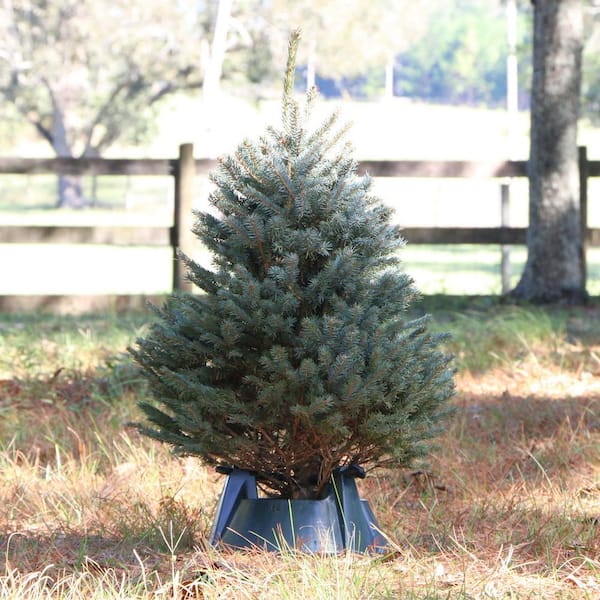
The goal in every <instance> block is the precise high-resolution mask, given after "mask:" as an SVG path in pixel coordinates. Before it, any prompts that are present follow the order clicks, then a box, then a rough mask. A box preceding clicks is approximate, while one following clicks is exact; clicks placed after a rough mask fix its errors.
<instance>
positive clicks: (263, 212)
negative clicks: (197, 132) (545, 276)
mask: <svg viewBox="0 0 600 600" xmlns="http://www.w3.org/2000/svg"><path fill="white" fill-rule="evenodd" d="M298 39H299V35H298V34H294V35H293V36H292V38H291V41H290V52H289V58H288V65H287V70H286V77H285V81H284V94H283V111H282V112H283V119H282V126H281V128H280V129H274V128H271V129H269V130H268V132H267V133H266V134H265V136H264V137H262V138H261V139H259V140H258V141H257V142H251V141H244V142H243V143H242V144H241V145H240V146H239V147H238V149H237V151H236V152H235V154H233V155H232V156H227V157H225V158H223V159H221V160H220V164H219V166H218V168H217V169H216V172H215V173H214V175H213V177H212V179H213V182H214V184H215V186H216V189H215V191H214V193H213V194H212V195H211V198H210V200H211V203H212V205H213V206H214V207H215V208H216V209H217V211H216V213H217V214H218V216H215V214H213V213H198V214H197V215H196V216H197V223H196V226H195V229H194V232H195V234H196V235H197V236H198V237H199V238H200V240H202V242H203V243H204V244H205V245H206V246H207V247H208V248H209V249H210V250H211V251H212V253H213V255H214V268H212V269H206V268H203V267H202V266H200V265H199V264H197V263H196V262H194V261H193V260H191V259H190V258H187V257H184V256H183V257H181V259H182V260H184V261H185V262H186V265H187V267H188V272H189V277H190V279H191V280H192V282H193V283H194V284H195V285H196V286H197V287H198V288H199V289H200V291H201V293H199V294H189V295H173V296H171V297H170V298H169V299H168V300H167V302H166V303H165V305H164V306H163V307H162V308H161V309H156V311H157V313H158V315H159V319H158V320H157V322H156V323H155V324H154V325H153V326H152V329H151V330H150V333H149V334H148V336H147V337H146V338H144V339H140V340H138V342H137V347H136V348H135V349H132V350H131V352H132V353H133V355H134V357H135V359H136V361H137V362H138V363H139V365H140V367H141V369H142V372H143V374H144V375H145V377H146V378H147V380H148V381H149V383H150V389H151V391H152V394H153V396H154V399H155V402H145V403H143V404H141V409H142V410H143V412H144V413H145V416H146V417H147V420H148V421H149V423H148V424H138V428H139V430H140V431H141V432H142V433H144V434H147V435H149V436H151V437H152V438H155V439H157V440H160V441H162V442H166V443H168V444H171V445H172V446H173V448H174V451H175V452H176V453H177V454H180V455H192V456H197V457H199V458H201V459H202V460H203V461H204V462H205V463H206V464H208V465H213V466H232V467H236V468H240V469H247V470H249V471H253V472H255V473H256V475H257V480H258V481H259V483H260V485H261V486H262V488H263V489H264V490H265V491H266V492H267V493H269V494H271V495H277V496H282V497H287V498H318V497H319V495H320V494H321V492H322V491H323V490H324V488H325V487H326V486H327V483H328V482H329V480H330V477H331V475H332V473H333V472H334V471H335V469H337V468H339V467H343V466H347V465H350V464H358V465H361V466H364V467H366V468H372V467H382V466H408V465H409V464H410V463H411V461H412V460H413V459H414V458H416V457H419V456H422V455H423V454H424V453H425V452H426V451H427V448H428V447H427V442H428V440H429V439H430V438H431V437H432V436H434V435H436V434H437V433H438V432H439V427H440V423H441V418H442V417H443V416H444V414H445V412H446V408H445V404H446V400H447V399H448V398H449V397H450V396H451V395H452V393H453V375H452V371H451V369H450V368H449V366H448V361H449V358H448V356H446V355H445V354H444V353H443V352H441V351H440V349H439V343H440V341H441V339H442V338H441V336H440V335H434V334H432V333H430V332H429V331H428V329H427V319H426V318H420V319H417V320H411V319H410V318H408V315H407V308H408V307H409V305H410V303H411V301H413V300H414V299H415V297H416V296H417V294H418V292H417V291H416V289H415V287H414V286H413V283H412V280H411V278H410V277H409V276H408V275H406V274H405V273H404V272H403V271H402V269H401V266H400V263H399V258H398V251H399V249H400V248H401V247H402V245H403V240H402V238H401V235H400V231H399V229H398V228H397V227H396V226H393V225H392V224H391V222H390V217H391V210H390V209H389V208H386V207H385V206H384V205H383V204H382V203H381V202H380V200H379V199H378V198H376V197H374V196H373V195H372V193H371V191H370V188H371V182H370V180H369V178H368V177H359V176H357V174H356V162H355V160H354V159H353V158H352V157H351V150H350V148H349V147H348V145H347V144H344V143H343V136H344V133H345V131H344V129H343V128H341V129H340V128H338V125H337V122H338V119H337V115H335V114H334V115H332V116H331V117H330V118H329V119H328V120H326V121H325V122H324V123H323V124H322V125H321V126H320V127H318V128H316V129H314V130H310V129H309V128H308V125H307V124H308V123H309V111H310V107H311V105H312V103H313V100H314V97H313V96H314V94H309V97H308V98H307V101H306V103H304V104H302V105H300V104H299V103H298V102H297V101H296V100H295V99H294V98H293V88H294V70H295V53H296V48H297V44H298Z"/></svg>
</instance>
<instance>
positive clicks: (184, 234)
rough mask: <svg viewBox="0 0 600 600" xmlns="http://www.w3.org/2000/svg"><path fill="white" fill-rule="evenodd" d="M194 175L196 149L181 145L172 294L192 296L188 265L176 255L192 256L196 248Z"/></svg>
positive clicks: (176, 186)
mask: <svg viewBox="0 0 600 600" xmlns="http://www.w3.org/2000/svg"><path fill="white" fill-rule="evenodd" d="M195 173H196V165H195V162H194V146H193V144H181V145H180V146H179V157H178V159H177V161H176V162H175V169H174V173H173V175H174V177H175V197H174V207H173V227H172V229H171V247H172V249H173V291H182V292H189V291H191V290H192V283H191V282H190V281H189V280H188V279H187V278H186V268H185V265H184V263H183V261H182V260H180V259H179V257H178V256H177V253H178V251H179V250H182V251H183V252H185V253H190V252H191V248H192V246H193V239H194V238H193V234H192V232H191V229H192V223H191V217H192V204H193V196H194V175H195Z"/></svg>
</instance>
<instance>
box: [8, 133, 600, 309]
mask: <svg viewBox="0 0 600 600" xmlns="http://www.w3.org/2000/svg"><path fill="white" fill-rule="evenodd" d="M216 165H217V163H216V161H215V160H212V159H196V158H194V153H193V146H192V144H182V145H181V146H180V147H179V156H178V157H177V158H175V159H105V158H84V159H70V158H50V159H28V158H0V175H2V174H22V175H37V174H55V175H80V176H96V175H125V176H137V175H144V176H152V175H154V176H171V177H173V178H174V183H175V186H174V190H175V191H174V203H173V206H174V209H173V211H174V212H173V224H172V225H171V226H170V227H168V228H162V229H161V228H154V227H153V228H152V230H151V232H150V233H151V235H149V231H148V228H142V227H139V228H135V227H113V226H111V227H105V226H104V227H103V226H93V227H92V226H84V227H66V226H45V225H44V226H26V227H22V226H14V225H9V226H7V225H3V224H2V223H0V243H19V242H20V243H32V242H33V243H35V242H40V243H59V242H60V243H92V244H94V243H95V244H121V245H123V244H124V245H163V246H167V245H168V246H170V247H171V248H172V251H173V255H174V257H175V256H176V253H177V250H178V249H179V248H181V249H182V250H184V251H185V250H186V248H190V247H191V245H192V239H191V238H192V233H191V218H192V204H193V196H194V192H193V182H194V177H195V176H196V175H206V174H208V173H209V172H210V171H211V170H212V169H214V168H215V167H216ZM364 172H368V173H369V174H370V175H372V176H374V177H400V178H405V177H419V178H431V177H434V178H478V179H494V178H495V179H500V180H502V179H506V178H522V177H527V162H526V161H430V160H428V161H415V160H380V161H363V162H360V163H359V173H364ZM579 173H580V209H581V217H582V225H581V226H582V232H583V234H584V235H583V239H584V244H585V245H586V246H590V245H593V246H600V229H592V228H590V227H588V224H587V213H588V211H587V202H588V191H587V190H588V179H589V178H590V177H599V176H600V161H590V160H588V157H587V150H586V148H585V147H581V148H579ZM508 189H509V188H508V186H507V185H503V186H502V215H503V220H502V224H501V226H500V227H408V228H404V229H403V236H404V237H405V238H406V240H407V241H408V242H409V243H411V244H499V245H501V246H506V245H512V244H516V245H522V244H525V242H526V231H527V230H526V228H519V227H510V226H508V225H507V220H505V219H506V218H507V214H508V209H507V208H508V203H509V197H508ZM502 272H503V277H504V279H506V275H507V274H506V269H505V268H504V267H503V269H502ZM504 283H505V282H504ZM503 285H504V284H503ZM188 286H189V282H188V281H187V280H186V279H185V273H184V272H183V265H182V264H181V261H177V260H176V261H175V267H174V269H173V289H174V290H186V289H189V288H188ZM14 300H16V299H14ZM17 304H18V303H17ZM30 304H31V303H30ZM126 304H129V303H127V302H125V303H124V304H123V305H126ZM14 305H15V302H14V301H13V302H10V301H9V297H6V296H4V297H2V296H0V310H4V309H11V308H13V306H14ZM22 305H23V304H20V306H22ZM42 306H50V307H51V305H50V304H42Z"/></svg>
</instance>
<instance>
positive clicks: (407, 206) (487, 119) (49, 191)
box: [0, 98, 600, 295]
mask: <svg viewBox="0 0 600 600" xmlns="http://www.w3.org/2000/svg"><path fill="white" fill-rule="evenodd" d="M339 104H340V103H330V102H323V103H321V105H320V106H319V108H318V110H319V112H321V113H323V114H326V113H327V112H328V111H329V110H331V108H332V105H335V106H339ZM197 107H198V104H197V100H196V99H194V98H179V99H174V100H173V101H172V102H171V103H170V104H168V105H167V106H166V107H165V109H164V111H163V113H162V116H161V121H160V125H159V128H158V129H159V132H160V133H159V135H158V137H157V138H156V139H155V140H154V142H152V143H151V144H150V145H149V146H147V147H146V148H126V147H121V148H115V149H114V150H112V151H111V153H110V156H132V157H141V156H152V157H169V156H175V155H176V154H177V146H178V144H179V143H181V142H186V141H192V142H193V143H194V145H195V148H196V156H204V155H207V154H211V155H214V154H220V153H223V152H228V151H231V150H232V149H233V148H234V147H235V145H236V143H237V142H239V141H240V139H241V138H242V137H243V136H246V135H250V136H254V135H257V134H259V133H260V132H262V128H263V127H264V125H265V123H269V122H272V121H273V118H274V115H277V114H278V110H279V105H278V103H264V104H263V105H261V107H260V109H256V108H255V107H251V106H249V105H247V104H245V103H243V102H242V101H240V100H235V99H232V98H229V99H227V100H226V102H225V103H224V106H223V111H222V113H221V114H219V115H217V116H216V118H214V119H212V120H211V121H210V122H208V121H207V120H206V119H205V118H203V115H201V114H198V108H197ZM341 110H342V115H343V116H344V117H345V118H346V119H347V120H350V121H351V122H352V123H353V127H352V128H351V130H350V138H351V140H352V142H353V144H354V146H355V149H356V157H357V158H358V159H384V158H386V159H473V160H477V159H503V158H505V157H506V156H507V139H508V138H507V128H506V126H507V119H506V115H505V113H504V112H503V111H501V110H486V109H477V108H464V107H445V106H429V105H422V104H415V103H412V102H409V101H405V100H402V99H396V100H394V101H391V102H390V101H388V102H376V103H366V102H364V103H361V102H346V103H342V105H341ZM527 121H528V116H527V115H526V114H521V115H520V118H519V121H518V123H519V125H518V128H519V131H518V135H517V148H516V155H517V157H518V158H523V159H524V158H526V156H527V148H528V140H527ZM209 141H210V144H209ZM580 143H582V144H587V145H588V153H589V156H590V158H592V159H594V158H600V130H598V129H597V128H593V127H590V126H588V125H586V124H585V123H583V124H582V127H581V130H580ZM5 152H6V151H5ZM7 153H8V152H7ZM10 153H12V154H14V155H18V154H21V155H25V156H41V155H44V154H45V155H48V151H47V150H46V149H45V147H44V146H43V145H40V144H39V142H36V141H35V139H34V138H28V137H26V136H25V137H23V139H22V140H21V142H20V143H19V144H18V145H17V146H16V147H15V148H13V149H11V151H10ZM499 185H500V182H499V181H490V180H450V179H429V180H424V179H401V180H399V179H384V178H380V179H377V180H376V181H375V184H374V191H375V193H376V194H377V195H379V196H380V197H381V198H382V199H383V200H384V202H386V203H388V204H390V205H391V206H393V207H394V209H395V211H396V217H395V221H396V222H397V223H398V224H399V225H401V226H404V227H411V226H455V227H460V226H469V227H476V226H485V227H494V226H498V225H499V224H500V191H499ZM172 186H173V183H172V180H170V179H169V178H164V177H98V178H96V179H95V181H94V180H92V179H91V178H88V179H87V180H86V190H87V193H88V194H89V195H91V194H92V190H93V189H95V192H96V196H97V200H96V205H95V207H93V208H90V209H86V210H81V211H56V210H53V209H52V206H53V204H54V201H55V196H54V194H55V188H56V181H55V178H54V177H52V176H17V175H12V176H2V177H0V223H2V224H7V225H9V224H14V225H40V224H71V225H93V224H102V225H111V224H112V225H136V226H142V227H143V226H145V225H148V226H149V225H160V226H169V225H170V224H171V221H172V216H171V214H172V208H171V203H172V194H173V189H172ZM208 190H209V185H208V182H207V181H206V179H204V178H198V179H197V185H196V197H197V203H196V207H197V208H203V207H205V206H206V197H207V193H208ZM597 198H600V180H592V181H591V182H590V187H589V224H590V226H594V227H598V226H600V202H597V201H596V199H597ZM510 224H511V225H513V226H520V227H523V226H526V224H527V183H526V181H525V180H518V181H516V182H514V183H513V189H512V193H511V210H510ZM194 256H196V257H197V258H198V259H199V260H201V261H202V262H205V263H206V262H208V261H209V257H207V256H206V255H205V253H204V252H203V251H202V249H201V248H197V249H196V250H195V253H194ZM402 257H403V260H404V263H405V265H406V269H407V271H408V272H409V273H410V274H411V275H412V276H413V277H414V278H415V280H416V282H417V284H418V286H419V287H420V288H421V290H422V291H423V292H424V293H426V294H431V293H449V294H497V293H499V292H500V286H501V284H500V275H499V263H500V249H499V248H497V247H489V246H482V247H477V246H461V247H439V248H435V247H419V246H412V245H409V246H407V247H406V248H405V249H404V250H403V251H402ZM524 260H525V253H524V250H523V249H522V248H515V249H514V251H513V252H512V255H511V261H512V263H513V268H512V273H513V278H512V279H513V282H516V279H517V278H518V276H519V274H520V272H521V269H522V265H523V263H524ZM588 265H589V279H588V291H589V292H590V293H591V294H594V295H597V294H600V253H599V252H598V250H597V249H591V250H590V251H589V253H588ZM172 266H173V261H172V256H171V253H170V251H169V250H168V249H166V248H165V249H160V248H129V249H126V248H119V247H91V246H83V245H80V246H66V245H52V246H49V245H41V244H39V245H35V246H34V245H28V244H26V243H24V244H13V245H8V244H1V240H0V294H71V293H72V294H102V293H120V294H126V293H161V292H166V291H169V286H170V282H171V271H172Z"/></svg>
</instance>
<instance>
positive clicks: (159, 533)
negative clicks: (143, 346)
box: [0, 297, 600, 600]
mask: <svg viewBox="0 0 600 600" xmlns="http://www.w3.org/2000/svg"><path fill="white" fill-rule="evenodd" d="M417 310H418V311H421V310H427V311H431V312H433V313H434V316H435V321H434V327H435V328H436V329H440V330H443V331H451V332H452V334H453V338H452V340H451V342H449V346H448V350H450V351H452V352H453V353H454V354H455V356H456V367H457V369H458V373H457V394H456V396H455V398H454V400H453V403H454V405H455V407H456V409H457V410H456V414H455V416H454V417H453V419H452V420H451V421H450V422H449V424H448V429H447V431H446V433H445V434H444V435H443V436H442V437H441V438H440V439H439V440H438V441H437V442H438V449H436V450H434V451H433V452H432V454H431V456H430V460H429V462H428V464H427V465H415V466H414V468H411V469H406V470H401V471H382V472H379V473H377V472H374V473H372V474H370V475H369V476H368V477H367V478H366V479H365V480H364V481H362V482H361V483H360V485H361V493H362V495H363V496H364V497H366V498H368V499H369V501H370V503H371V506H372V508H373V509H374V511H375V513H376V515H377V516H378V519H379V523H380V525H381V527H382V529H383V531H384V532H385V534H386V535H387V536H388V538H389V540H390V542H391V546H390V553H389V554H388V555H385V556H381V557H373V556H355V555H352V554H342V555H339V556H312V557H311V556H306V555H302V554H298V553H296V552H294V551H293V550H290V551H287V552H284V553H283V554H280V555H274V554H264V553H261V552H258V551H251V552H250V551H249V552H234V553H228V552H224V551H217V550H214V549H212V548H209V547H208V546H207V544H206V539H207V535H208V530H209V527H210V524H211V519H212V515H213V511H214V509H215V505H216V502H217V498H218V494H219V492H220V487H221V485H222V479H221V478H220V476H218V475H216V474H215V473H213V472H212V471H211V470H210V469H206V468H204V467H203V466H202V465H201V464H199V462H198V461H197V460H195V459H174V458H172V457H171V456H170V455H169V452H168V449H167V448H165V447H164V446H162V445H160V444H158V443H155V442H152V441H150V440H149V439H146V438H142V437H140V436H139V435H138V434H137V433H136V432H135V431H134V430H133V429H132V428H130V427H128V426H127V423H128V422H129V421H131V420H136V419H139V418H140V414H139V412H138V411H137V408H136V402H137V401H139V400H140V399H143V398H144V397H145V396H146V394H147V392H146V389H145V386H144V385H143V384H142V382H141V381H139V379H138V378H137V376H136V373H135V371H134V369H133V368H132V365H131V363H130V361H129V359H128V358H127V355H126V354H125V353H124V351H125V348H126V346H127V345H128V344H131V343H133V341H134V340H135V338H136V337H138V336H139V335H143V333H144V331H145V329H146V326H147V322H148V320H149V319H150V318H151V317H150V315H149V314H141V313H135V314H125V315H120V316H116V315H111V314H102V315H100V314H98V315H87V316H80V317H77V318H75V317H49V316H44V315H12V316H7V315H3V316H0V413H1V414H2V419H0V556H2V559H3V562H4V569H3V570H2V571H0V597H1V598H15V599H17V598H18V599H22V600H25V599H27V600H29V599H34V600H36V599H42V598H44V599H46V598H68V599H80V598H81V599H83V598H86V599H87V598H103V599H104V598H144V599H146V598H147V599H151V598H152V599H155V598H177V599H183V598H235V599H237V598H282V599H290V600H295V599H296V598H301V597H306V598H340V599H341V598H344V599H357V600H358V599H360V600H362V599H370V598H373V599H375V598H377V599H379V598H415V599H416V598H419V599H428V600H432V599H442V598H443V599H446V598H460V599H465V600H466V599H467V598H482V599H483V598H519V599H520V598H547V599H549V598H565V599H567V600H569V599H573V600H575V599H581V598H589V599H590V600H592V599H593V598H597V597H599V595H600V318H599V317H600V307H599V306H598V305H596V304H595V305H592V306H590V307H588V308H585V309H548V310H541V309H534V308H524V307H516V306H510V305H498V304H497V303H496V301H494V300H492V299H488V300H486V299H481V300H479V301H477V302H474V301H466V300H459V301H456V302H455V303H454V304H451V303H450V301H449V300H448V299H447V298H446V299H440V298H439V297H429V298H427V299H426V300H425V305H424V306H421V307H420V308H418V309H417Z"/></svg>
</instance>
